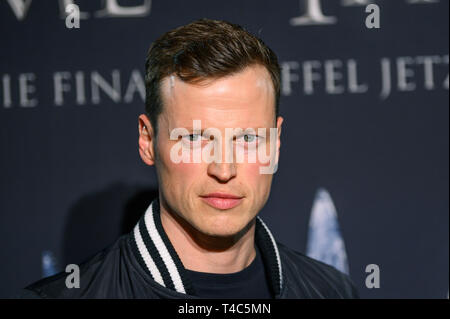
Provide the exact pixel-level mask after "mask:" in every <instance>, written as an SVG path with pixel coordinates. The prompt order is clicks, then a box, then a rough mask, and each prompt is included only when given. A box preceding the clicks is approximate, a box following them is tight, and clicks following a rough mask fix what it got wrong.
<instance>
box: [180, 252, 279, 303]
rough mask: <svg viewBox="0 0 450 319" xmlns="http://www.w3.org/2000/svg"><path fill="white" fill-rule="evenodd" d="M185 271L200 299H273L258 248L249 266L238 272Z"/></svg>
mask: <svg viewBox="0 0 450 319" xmlns="http://www.w3.org/2000/svg"><path fill="white" fill-rule="evenodd" d="M186 271H187V273H188V275H189V277H190V279H191V281H192V284H193V287H194V290H195V292H196V295H197V296H199V297H201V298H230V299H231V298H238V299H241V298H260V299H267V298H273V297H272V293H271V291H270V288H269V285H268V283H267V278H266V272H265V269H264V263H263V261H262V259H261V254H260V252H259V249H258V247H256V257H255V258H254V259H253V261H252V262H251V264H250V265H248V266H247V267H246V268H244V269H243V270H241V271H239V272H235V273H231V274H213V273H204V272H198V271H192V270H188V269H187V270H186Z"/></svg>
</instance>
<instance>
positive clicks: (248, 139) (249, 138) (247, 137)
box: [244, 134, 256, 143]
mask: <svg viewBox="0 0 450 319" xmlns="http://www.w3.org/2000/svg"><path fill="white" fill-rule="evenodd" d="M255 139H256V136H255V135H250V134H245V135H244V141H246V142H247V143H251V142H253V141H254V140H255Z"/></svg>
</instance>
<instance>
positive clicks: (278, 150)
mask: <svg viewBox="0 0 450 319" xmlns="http://www.w3.org/2000/svg"><path fill="white" fill-rule="evenodd" d="M283 121H284V119H283V118H282V117H281V116H278V118H277V129H278V136H277V159H276V161H275V163H276V165H278V159H279V157H280V146H281V126H282V124H283Z"/></svg>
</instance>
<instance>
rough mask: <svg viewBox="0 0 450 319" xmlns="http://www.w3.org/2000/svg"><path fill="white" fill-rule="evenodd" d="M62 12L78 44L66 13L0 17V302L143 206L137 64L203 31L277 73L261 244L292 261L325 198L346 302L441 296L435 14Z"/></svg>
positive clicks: (39, 5) (443, 49)
mask: <svg viewBox="0 0 450 319" xmlns="http://www.w3.org/2000/svg"><path fill="white" fill-rule="evenodd" d="M66 2H67V3H68V2H70V1H66ZM75 2H76V3H77V4H78V5H79V7H80V9H81V11H82V12H84V15H85V18H86V19H82V20H81V23H80V28H79V29H68V28H66V25H65V19H64V17H62V11H61V10H62V9H61V4H62V3H64V1H56V0H55V1H20V0H8V1H5V0H4V1H1V2H0V32H1V33H0V34H1V38H0V77H1V78H0V80H1V82H0V132H1V135H0V136H1V140H0V152H1V156H0V241H1V243H2V248H1V250H0V282H1V285H0V297H8V296H11V294H13V293H14V292H16V291H17V290H18V289H19V288H20V287H23V286H24V285H26V284H28V283H30V282H32V281H34V280H36V279H38V278H40V277H41V276H43V275H44V274H45V273H46V272H48V271H50V272H51V271H52V269H53V270H61V269H63V267H64V265H65V264H67V263H71V262H76V263H78V262H80V261H81V260H82V259H85V258H86V257H87V256H89V255H91V254H93V253H94V252H96V251H97V250H99V249H100V248H103V247H104V246H105V245H107V244H108V243H110V242H112V241H113V240H114V239H115V238H116V237H117V236H118V235H119V234H120V233H122V232H125V231H128V230H129V229H130V228H131V226H132V225H133V223H134V221H135V220H136V219H137V217H138V216H139V214H141V213H142V210H143V209H145V207H146V205H148V203H149V201H150V199H151V197H152V196H154V194H155V187H156V179H155V172H154V170H153V168H152V167H148V166H146V165H144V164H143V163H142V161H141V160H140V157H139V155H138V151H137V150H138V148H137V137H138V131H137V124H138V122H137V117H138V115H139V114H141V113H142V112H143V109H144V104H143V86H142V76H143V65H144V60H145V55H146V51H147V49H148V47H149V45H150V43H151V42H152V41H153V40H155V39H156V38H157V37H158V36H159V35H161V34H162V33H164V32H166V31H168V30H170V29H172V28H174V27H177V26H179V25H183V24H186V23H188V22H191V21H193V20H195V19H198V18H203V17H208V18H213V19H223V20H228V21H231V22H234V23H238V24H241V25H243V26H244V27H246V28H247V29H248V30H250V31H251V32H253V33H255V34H257V35H259V36H260V37H261V38H262V39H263V40H264V41H265V42H266V43H267V44H268V45H269V46H270V47H271V48H272V49H273V50H274V51H275V52H276V53H277V55H278V57H279V60H280V63H281V64H282V67H283V95H282V99H281V114H282V116H283V117H284V118H285V122H284V127H283V134H282V149H281V157H280V167H279V170H278V172H277V173H276V176H275V178H274V182H273V186H272V193H271V196H270V199H269V202H268V203H267V205H266V207H265V208H264V210H263V211H262V213H261V214H262V216H263V218H264V219H265V221H266V222H267V224H269V226H270V227H271V228H272V230H273V232H274V235H275V237H276V238H277V239H278V240H279V241H281V242H283V243H285V244H287V245H288V246H290V247H292V248H295V249H297V250H299V251H301V252H305V249H306V240H307V231H308V221H309V217H310V213H311V209H312V206H313V201H314V196H315V194H316V191H317V190H318V189H319V188H324V189H326V190H327V191H328V193H329V194H330V196H331V198H332V200H333V203H334V206H335V207H336V211H337V216H338V221H339V224H340V228H341V234H342V237H343V239H344V241H345V246H346V251H347V257H348V262H349V266H350V275H351V278H352V279H353V281H354V282H355V284H356V285H357V287H358V289H359V291H360V294H361V296H362V297H365V298H422V297H424V298H446V297H447V292H448V282H449V255H448V252H449V219H448V216H449V200H448V193H449V179H448V177H449V171H448V167H449V114H448V113H449V102H448V101H449V100H448V86H449V78H448V69H449V68H448V52H449V49H448V43H449V40H448V39H449V27H448V12H449V8H448V6H449V4H448V1H444V0H442V1H438V0H437V1H429V0H428V1H427V0H396V1H393V0H390V1H386V0H384V1H382V0H379V1H375V3H377V4H378V5H379V7H380V14H381V15H380V16H381V20H380V25H381V28H380V29H368V28H366V26H365V23H364V22H365V18H366V16H367V15H368V13H366V12H365V3H366V2H367V1H364V0H354V1H352V0H342V1H341V0H339V1H338V0H336V1H327V0H321V1H320V0H301V1H297V0H291V1H274V0H271V1H269V0H267V1H262V0H251V1H237V0H228V1H208V0H197V1H181V0H167V1H161V0H153V1H149V0H147V1H144V0H140V1H138V0H135V1H92V0H91V1H75ZM114 3H117V4H118V5H122V6H129V7H131V6H142V7H141V11H139V10H138V9H139V8H138V9H137V11H136V12H137V15H133V12H125V10H124V9H123V8H118V11H117V10H116V13H115V14H114V10H113V9H114V7H113V6H111V7H107V5H113V4H114ZM145 5H147V6H145ZM116 9H117V8H116ZM314 10H316V11H314ZM298 17H303V18H304V19H303V21H306V22H304V23H301V21H302V20H301V19H300V24H299V23H298V22H299V19H295V18H298ZM308 17H309V18H310V19H309V21H308V19H307V18H308ZM388 71H389V72H388ZM92 242H94V243H95V245H92V244H89V246H88V245H87V243H92ZM368 264H377V265H378V266H379V267H380V275H381V277H380V278H381V282H380V288H378V289H368V288H366V286H365V284H364V282H365V278H366V276H367V273H366V272H365V267H366V265H368Z"/></svg>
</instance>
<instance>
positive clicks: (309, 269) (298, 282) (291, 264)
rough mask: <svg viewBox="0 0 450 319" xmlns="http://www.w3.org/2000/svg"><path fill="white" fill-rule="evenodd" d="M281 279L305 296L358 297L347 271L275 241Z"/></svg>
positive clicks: (294, 290) (293, 291) (294, 291)
mask: <svg viewBox="0 0 450 319" xmlns="http://www.w3.org/2000/svg"><path fill="white" fill-rule="evenodd" d="M277 246H278V249H279V252H280V259H281V264H282V267H283V274H284V281H285V282H286V285H287V286H288V287H289V289H290V290H291V293H294V294H296V295H297V296H298V297H301V296H303V297H305V298H335V299H341V298H359V295H358V291H357V289H356V287H355V285H354V283H353V282H352V280H351V279H350V277H349V276H348V275H347V274H344V273H343V272H341V271H339V270H337V269H336V268H334V267H332V266H330V265H328V264H325V263H323V262H321V261H319V260H316V259H313V258H311V257H308V256H306V255H304V254H302V253H300V252H298V251H296V250H293V249H291V248H289V247H287V246H285V245H284V244H281V243H279V242H277Z"/></svg>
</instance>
